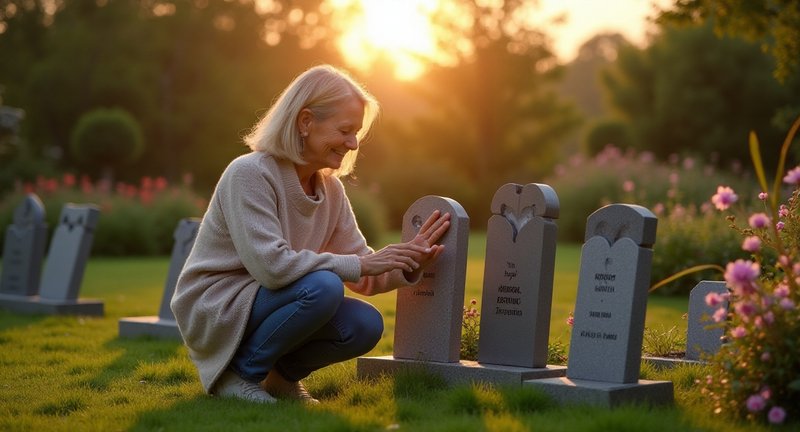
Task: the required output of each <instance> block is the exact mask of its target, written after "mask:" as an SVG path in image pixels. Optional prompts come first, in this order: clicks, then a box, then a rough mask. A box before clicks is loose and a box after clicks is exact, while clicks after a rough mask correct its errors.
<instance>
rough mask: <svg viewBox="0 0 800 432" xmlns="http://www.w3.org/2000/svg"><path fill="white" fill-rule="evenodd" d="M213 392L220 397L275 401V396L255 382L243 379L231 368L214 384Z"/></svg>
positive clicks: (265, 401)
mask: <svg viewBox="0 0 800 432" xmlns="http://www.w3.org/2000/svg"><path fill="white" fill-rule="evenodd" d="M214 394H216V395H217V396H221V397H235V398H239V399H244V400H249V401H252V402H260V403H275V398H274V397H272V396H270V395H269V393H267V392H266V391H264V389H262V388H261V387H260V386H259V385H258V384H257V383H251V382H248V381H245V380H243V379H242V378H241V377H240V376H239V375H237V374H236V373H235V372H233V371H231V370H226V371H225V372H223V373H222V376H221V377H219V380H218V381H217V383H216V385H215V386H214Z"/></svg>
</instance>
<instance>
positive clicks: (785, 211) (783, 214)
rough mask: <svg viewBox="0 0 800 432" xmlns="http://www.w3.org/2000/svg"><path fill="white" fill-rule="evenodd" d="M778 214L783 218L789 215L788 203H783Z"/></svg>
mask: <svg viewBox="0 0 800 432" xmlns="http://www.w3.org/2000/svg"><path fill="white" fill-rule="evenodd" d="M778 216H779V217H782V218H785V217H786V216H789V208H787V207H786V204H781V207H780V208H779V209H778Z"/></svg>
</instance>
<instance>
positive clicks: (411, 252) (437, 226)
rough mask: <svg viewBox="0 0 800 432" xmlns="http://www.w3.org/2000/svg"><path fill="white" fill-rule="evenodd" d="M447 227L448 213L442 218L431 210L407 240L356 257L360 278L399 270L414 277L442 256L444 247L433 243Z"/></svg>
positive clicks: (438, 213) (448, 221)
mask: <svg viewBox="0 0 800 432" xmlns="http://www.w3.org/2000/svg"><path fill="white" fill-rule="evenodd" d="M449 227H450V214H449V213H445V214H444V215H442V214H441V213H440V212H439V211H438V210H436V211H434V212H433V214H431V215H430V217H428V220H426V221H425V223H424V224H422V226H421V227H420V229H419V233H417V235H416V236H415V237H414V238H413V239H412V240H411V241H409V242H405V243H396V244H391V245H389V246H386V247H385V248H383V249H381V250H379V251H377V252H374V253H371V254H369V255H363V256H361V257H359V260H360V262H361V275H362V276H372V275H379V274H383V273H386V272H388V271H392V270H395V269H400V270H403V271H404V272H406V273H410V274H411V275H412V277H415V275H416V274H417V273H418V272H420V271H422V270H423V269H425V267H427V266H428V265H430V263H432V262H433V261H434V260H435V259H436V257H438V256H439V255H440V254H441V253H442V251H443V250H444V246H443V245H437V244H436V242H437V241H439V239H440V238H441V237H442V235H444V233H445V232H447V229H448V228H449Z"/></svg>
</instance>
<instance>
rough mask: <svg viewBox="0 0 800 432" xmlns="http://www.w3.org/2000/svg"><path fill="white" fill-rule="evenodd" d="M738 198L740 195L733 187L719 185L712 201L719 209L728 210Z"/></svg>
mask: <svg viewBox="0 0 800 432" xmlns="http://www.w3.org/2000/svg"><path fill="white" fill-rule="evenodd" d="M738 199H739V196H737V195H736V193H734V192H733V189H731V188H729V187H727V186H718V187H717V193H716V194H714V196H712V197H711V202H712V203H714V206H716V207H717V209H718V210H727V209H728V207H730V206H731V204H733V203H735V202H736V200H738Z"/></svg>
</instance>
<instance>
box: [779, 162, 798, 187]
mask: <svg viewBox="0 0 800 432" xmlns="http://www.w3.org/2000/svg"><path fill="white" fill-rule="evenodd" d="M783 182H784V183H789V184H800V166H797V167H794V168H793V169H792V170H790V171H789V172H788V173H786V176H784V177H783Z"/></svg>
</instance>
